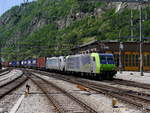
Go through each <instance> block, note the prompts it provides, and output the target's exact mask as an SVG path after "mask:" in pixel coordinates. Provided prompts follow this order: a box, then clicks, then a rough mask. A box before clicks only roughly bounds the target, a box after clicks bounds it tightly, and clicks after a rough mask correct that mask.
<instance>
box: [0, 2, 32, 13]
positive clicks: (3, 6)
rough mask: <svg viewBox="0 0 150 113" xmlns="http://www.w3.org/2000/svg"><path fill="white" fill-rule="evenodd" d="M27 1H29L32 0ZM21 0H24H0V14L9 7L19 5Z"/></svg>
mask: <svg viewBox="0 0 150 113" xmlns="http://www.w3.org/2000/svg"><path fill="white" fill-rule="evenodd" d="M25 1H26V0H25ZM28 1H29V2H31V1H33V0H28ZM23 2H24V0H0V15H2V14H3V13H4V12H6V11H7V10H9V9H10V8H11V7H13V6H16V5H20V4H21V3H23Z"/></svg>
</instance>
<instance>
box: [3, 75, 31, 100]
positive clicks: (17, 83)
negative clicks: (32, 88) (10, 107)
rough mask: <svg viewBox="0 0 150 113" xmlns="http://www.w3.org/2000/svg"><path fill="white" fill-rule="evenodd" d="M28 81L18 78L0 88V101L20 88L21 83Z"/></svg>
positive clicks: (22, 77)
mask: <svg viewBox="0 0 150 113" xmlns="http://www.w3.org/2000/svg"><path fill="white" fill-rule="evenodd" d="M27 80H28V78H27V77H26V76H19V77H17V78H16V79H14V80H12V81H9V82H7V83H5V84H3V85H1V86H0V99H1V98H3V97H4V96H6V95H8V94H9V93H10V92H12V91H14V90H15V89H16V88H18V87H20V85H22V84H23V83H25V82H26V81H27Z"/></svg>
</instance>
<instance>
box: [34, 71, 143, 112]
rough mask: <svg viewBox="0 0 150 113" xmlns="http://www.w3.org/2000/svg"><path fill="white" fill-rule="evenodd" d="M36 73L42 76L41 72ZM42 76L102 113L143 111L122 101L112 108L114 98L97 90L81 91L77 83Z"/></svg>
mask: <svg viewBox="0 0 150 113" xmlns="http://www.w3.org/2000/svg"><path fill="white" fill-rule="evenodd" d="M34 74H35V73H34ZM36 75H37V76H41V75H40V74H36ZM42 77H43V78H44V79H46V80H49V81H50V82H52V83H55V84H56V85H57V86H59V87H61V88H63V89H65V90H66V91H68V92H70V93H72V94H73V95H74V96H76V97H78V98H79V99H81V100H82V101H83V102H85V103H87V104H88V105H90V106H91V107H92V108H94V109H95V110H96V111H98V112H100V113H141V111H139V110H137V109H136V108H134V107H133V106H129V105H128V104H124V103H122V102H118V104H117V106H118V108H112V104H111V103H112V98H109V97H107V96H105V95H103V94H96V92H94V91H89V92H86V91H81V90H80V89H78V88H77V85H74V84H71V83H68V82H65V81H62V80H57V79H55V78H52V77H47V76H43V75H42Z"/></svg>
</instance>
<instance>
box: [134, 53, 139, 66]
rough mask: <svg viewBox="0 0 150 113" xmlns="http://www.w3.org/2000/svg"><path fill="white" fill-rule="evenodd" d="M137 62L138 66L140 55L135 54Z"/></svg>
mask: <svg viewBox="0 0 150 113" xmlns="http://www.w3.org/2000/svg"><path fill="white" fill-rule="evenodd" d="M135 62H136V66H138V64H139V55H135Z"/></svg>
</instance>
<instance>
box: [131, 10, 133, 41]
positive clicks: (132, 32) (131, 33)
mask: <svg viewBox="0 0 150 113" xmlns="http://www.w3.org/2000/svg"><path fill="white" fill-rule="evenodd" d="M131 41H133V10H132V9H131Z"/></svg>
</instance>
